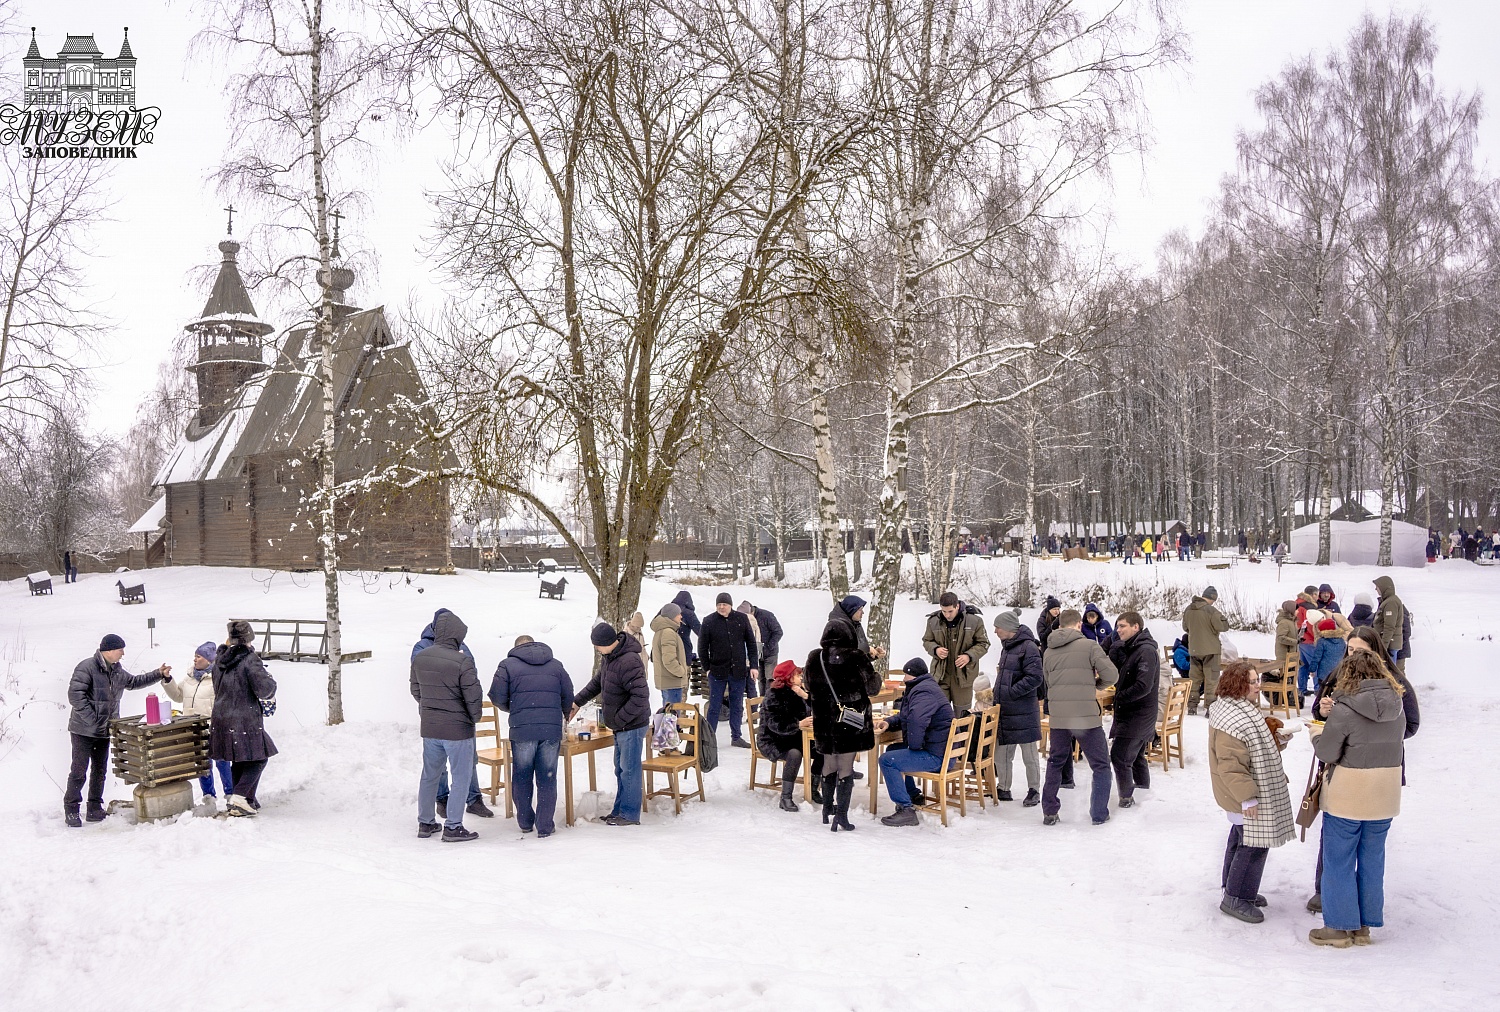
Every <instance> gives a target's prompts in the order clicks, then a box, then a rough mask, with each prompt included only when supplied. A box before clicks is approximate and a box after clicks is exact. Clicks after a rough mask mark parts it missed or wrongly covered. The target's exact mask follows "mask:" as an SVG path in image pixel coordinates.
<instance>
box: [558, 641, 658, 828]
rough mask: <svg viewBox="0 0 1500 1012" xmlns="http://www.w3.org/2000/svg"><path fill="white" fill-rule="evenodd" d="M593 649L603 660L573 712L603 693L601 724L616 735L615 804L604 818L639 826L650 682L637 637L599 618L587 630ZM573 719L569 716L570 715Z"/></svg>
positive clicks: (612, 822) (611, 823)
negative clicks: (590, 629) (595, 623)
mask: <svg viewBox="0 0 1500 1012" xmlns="http://www.w3.org/2000/svg"><path fill="white" fill-rule="evenodd" d="M589 640H590V642H592V643H593V644H594V652H595V653H597V654H599V656H600V657H602V658H603V661H602V663H600V665H599V670H598V671H597V672H595V673H594V677H593V678H591V679H589V683H588V684H587V685H585V686H584V687H583V689H582V690H580V691H579V693H578V695H576V696H574V697H573V707H574V712H576V710H577V708H578V707H580V706H582V705H583V704H584V703H587V702H588V701H589V700H591V699H593V698H594V697H595V696H599V697H601V699H600V701H601V704H602V709H603V711H604V713H603V718H604V726H605V727H608V728H609V729H610V730H611V731H613V732H614V735H615V807H614V811H612V812H610V813H609V816H608V818H606V819H605V820H604V822H605V825H609V826H639V825H640V824H641V795H642V793H644V791H643V788H642V782H641V761H642V756H641V750H642V749H643V748H644V747H645V744H646V735H647V734H648V733H650V730H651V685H650V683H649V682H648V681H647V680H646V662H645V660H644V659H643V658H642V657H641V641H640V640H638V639H636V638H635V637H634V636H632V635H630V634H629V633H623V632H616V631H615V628H614V626H612V625H610V624H609V623H608V622H600V623H599V624H598V625H596V626H594V630H593V632H591V633H590V634H589ZM569 716H570V717H571V716H572V714H571V713H570V714H569Z"/></svg>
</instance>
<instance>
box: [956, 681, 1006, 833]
mask: <svg viewBox="0 0 1500 1012" xmlns="http://www.w3.org/2000/svg"><path fill="white" fill-rule="evenodd" d="M978 717H979V731H978V735H979V743H978V747H977V748H976V749H971V750H970V753H971V755H972V758H970V759H969V762H968V765H967V768H966V769H965V770H964V787H963V789H964V794H965V795H966V796H967V797H968V798H969V799H970V800H972V801H978V802H979V807H980V809H983V808H984V807H985V804H984V796H985V795H986V794H988V795H989V796H990V797H991V798H992V799H994V801H995V803H996V804H999V803H1000V793H999V791H1000V788H999V786H998V785H997V784H996V782H995V750H996V748H998V745H997V743H998V742H999V740H1000V707H998V706H990V707H986V708H985V709H983V710H980V711H979V714H978Z"/></svg>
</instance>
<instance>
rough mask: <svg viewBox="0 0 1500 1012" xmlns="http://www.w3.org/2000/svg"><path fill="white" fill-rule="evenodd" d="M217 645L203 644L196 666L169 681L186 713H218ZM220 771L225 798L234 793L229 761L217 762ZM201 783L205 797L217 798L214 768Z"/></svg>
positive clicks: (197, 652)
mask: <svg viewBox="0 0 1500 1012" xmlns="http://www.w3.org/2000/svg"><path fill="white" fill-rule="evenodd" d="M216 650H217V645H216V644H214V643H202V644H200V645H199V646H198V649H197V650H195V651H193V666H192V668H191V669H190V670H189V671H188V672H187V673H186V674H185V675H183V676H181V677H180V678H177V679H175V680H173V681H170V682H167V683H166V685H165V686H164V687H165V689H166V691H167V695H168V696H171V697H172V700H173V701H174V702H177V703H181V704H182V712H183V713H184V714H186V715H188V716H190V717H191V716H200V717H212V716H213V714H214V677H213V666H214V652H215V651H216ZM214 766H216V767H217V768H218V770H219V782H220V783H221V784H223V785H224V797H226V798H227V797H229V795H230V794H231V793H233V792H232V791H231V790H230V787H231V786H232V778H231V776H230V772H229V763H227V762H216V763H214ZM198 786H199V787H201V788H202V789H203V797H204V799H205V800H206V799H208V798H212V797H215V794H214V774H213V771H212V770H210V771H209V772H208V775H207V776H202V777H199V778H198Z"/></svg>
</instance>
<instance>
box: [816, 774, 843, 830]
mask: <svg viewBox="0 0 1500 1012" xmlns="http://www.w3.org/2000/svg"><path fill="white" fill-rule="evenodd" d="M820 779H821V780H822V782H823V789H822V790H821V791H819V792H818V793H820V794H821V795H822V798H820V800H821V801H822V802H823V825H825V826H826V825H828V820H829V819H830V818H832V816H833V806H834V803H835V798H834V796H833V795H834V784H836V783H838V780H839V778H838V774H837V773H830V774H829V775H828V776H826V777H822V778H820Z"/></svg>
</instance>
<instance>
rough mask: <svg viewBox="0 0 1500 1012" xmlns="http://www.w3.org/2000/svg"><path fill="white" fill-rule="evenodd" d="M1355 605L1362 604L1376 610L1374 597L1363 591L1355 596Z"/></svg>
mask: <svg viewBox="0 0 1500 1012" xmlns="http://www.w3.org/2000/svg"><path fill="white" fill-rule="evenodd" d="M1354 603H1355V604H1362V605H1364V606H1365V607H1366V608H1374V607H1375V599H1374V598H1373V597H1371V596H1370V595H1369V594H1366V593H1364V592H1363V591H1361V592H1360V593H1358V594H1355V595H1354Z"/></svg>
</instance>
